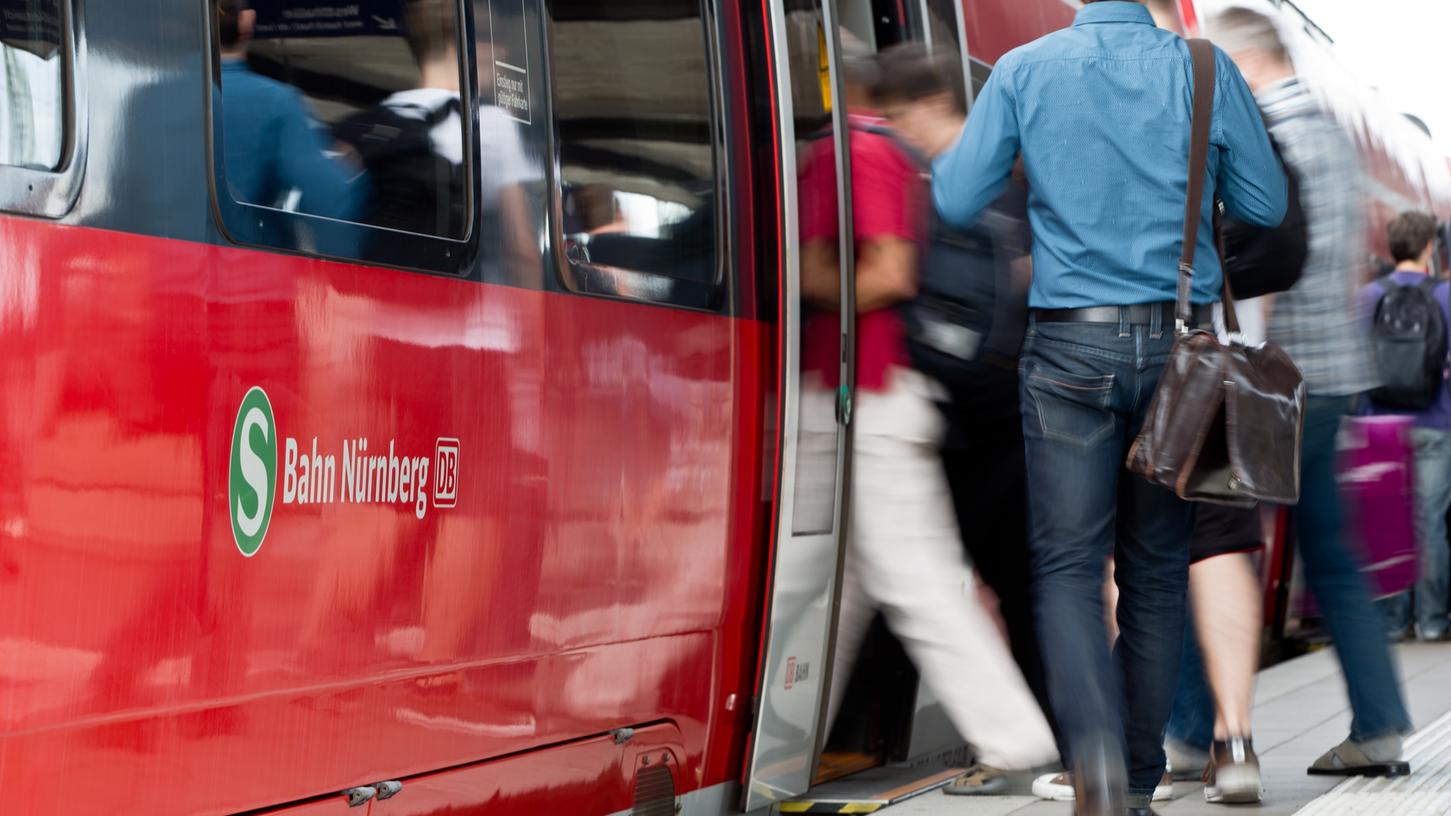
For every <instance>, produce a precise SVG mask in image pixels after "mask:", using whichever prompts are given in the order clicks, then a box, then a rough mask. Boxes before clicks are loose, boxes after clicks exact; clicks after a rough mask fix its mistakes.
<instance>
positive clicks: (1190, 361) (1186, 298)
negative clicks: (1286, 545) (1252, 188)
mask: <svg viewBox="0 0 1451 816" xmlns="http://www.w3.org/2000/svg"><path fill="white" fill-rule="evenodd" d="M1189 52H1190V53H1191V54H1192V55H1193V57H1194V118H1193V125H1192V128H1193V134H1192V137H1191V139H1190V146H1189V190H1188V195H1187V198H1186V201H1185V204H1184V249H1183V255H1182V256H1181V259H1180V261H1179V286H1178V297H1177V302H1176V304H1175V315H1176V318H1177V319H1176V321H1175V335H1176V336H1175V340H1174V346H1173V348H1172V349H1171V350H1170V352H1169V360H1168V362H1167V363H1166V364H1165V366H1164V373H1163V375H1162V376H1161V377H1160V379H1159V387H1158V390H1157V391H1155V392H1154V399H1153V401H1152V402H1151V403H1150V404H1149V413H1148V416H1147V417H1146V418H1145V419H1144V427H1143V431H1142V432H1141V433H1140V434H1139V437H1138V439H1136V440H1134V444H1133V447H1131V448H1130V449H1129V456H1128V463H1127V465H1128V469H1129V470H1131V471H1133V472H1134V473H1137V474H1140V475H1141V476H1143V477H1144V478H1146V479H1148V480H1149V481H1151V482H1154V483H1156V484H1161V485H1164V486H1165V487H1167V488H1169V489H1170V490H1173V491H1174V492H1175V493H1176V494H1178V495H1179V496H1180V497H1181V498H1184V499H1189V500H1193V501H1205V502H1214V503H1216V504H1228V505H1237V506H1249V505H1252V504H1254V503H1255V502H1256V501H1268V502H1275V503H1279V504H1294V503H1295V502H1297V501H1299V498H1300V440H1301V431H1302V428H1303V424H1304V416H1305V379H1304V377H1303V376H1301V374H1300V370H1299V369H1298V368H1296V367H1295V364H1294V362H1292V361H1291V360H1290V356H1289V355H1288V354H1286V353H1285V352H1284V350H1283V349H1280V348H1278V347H1277V346H1274V345H1272V344H1270V343H1264V344H1262V345H1258V346H1249V345H1246V344H1245V343H1244V339H1243V336H1242V335H1241V334H1240V330H1239V320H1238V318H1237V317H1236V316H1235V313H1234V300H1233V298H1232V297H1231V294H1230V291H1229V280H1228V276H1225V281H1224V295H1223V307H1224V326H1225V329H1226V330H1227V332H1228V334H1229V342H1228V343H1221V342H1220V341H1219V337H1218V335H1216V334H1215V333H1214V332H1212V331H1206V330H1203V329H1191V328H1190V327H1189V326H1190V316H1191V305H1190V292H1191V288H1192V287H1191V284H1192V283H1193V279H1194V249H1195V244H1196V243H1197V242H1198V239H1199V222H1200V218H1201V209H1200V208H1201V207H1202V206H1203V203H1202V202H1203V195H1204V175H1205V166H1206V164H1207V163H1208V158H1209V128H1210V121H1211V120H1212V119H1213V115H1214V85H1215V74H1216V71H1215V63H1214V47H1213V46H1212V45H1210V44H1209V41H1208V40H1190V41H1189Z"/></svg>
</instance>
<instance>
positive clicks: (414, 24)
mask: <svg viewBox="0 0 1451 816" xmlns="http://www.w3.org/2000/svg"><path fill="white" fill-rule="evenodd" d="M455 5H456V4H455V3H453V2H451V1H450V0H407V2H406V3H405V5H404V7H403V31H404V34H405V35H406V36H407V37H408V47H409V48H411V49H413V58H414V59H416V60H418V64H420V65H422V64H423V63H425V62H428V61H430V60H433V59H436V58H438V57H441V56H443V55H444V54H447V53H448V49H449V46H452V45H455V44H456V43H457V42H458V34H457V28H456V25H457V16H456V13H455V11H454V8H455Z"/></svg>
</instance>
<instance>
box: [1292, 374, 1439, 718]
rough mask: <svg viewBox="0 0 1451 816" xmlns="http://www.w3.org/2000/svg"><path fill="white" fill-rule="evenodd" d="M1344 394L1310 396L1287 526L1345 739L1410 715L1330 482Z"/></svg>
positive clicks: (1336, 490) (1381, 620)
mask: <svg viewBox="0 0 1451 816" xmlns="http://www.w3.org/2000/svg"><path fill="white" fill-rule="evenodd" d="M1349 407H1350V398H1349V397H1317V396H1313V395H1312V396H1311V397H1310V398H1309V401H1308V402H1307V404H1306V406H1305V435H1304V443H1303V449H1302V451H1301V453H1300V503H1299V504H1298V505H1297V506H1296V507H1295V509H1294V511H1293V512H1294V524H1295V531H1296V538H1297V547H1298V550H1299V553H1300V560H1301V561H1302V562H1303V563H1304V565H1305V582H1306V583H1307V584H1309V586H1310V591H1311V592H1312V593H1313V594H1314V596H1315V603H1316V604H1317V605H1318V606H1319V607H1320V614H1321V615H1322V616H1323V617H1324V620H1325V628H1326V629H1327V630H1329V632H1330V637H1331V639H1332V640H1333V641H1334V642H1335V651H1336V655H1337V656H1338V657H1339V658H1340V670H1341V672H1342V673H1343V674H1344V675H1345V685H1346V687H1347V691H1348V692H1349V695H1350V709H1351V712H1352V713H1353V715H1354V716H1353V718H1352V720H1351V723H1350V737H1351V739H1355V740H1367V739H1374V738H1376V737H1384V736H1389V735H1391V734H1397V733H1404V732H1406V731H1408V730H1410V727H1411V718H1410V716H1409V715H1408V714H1407V713H1406V706H1405V703H1404V701H1403V699H1402V696H1401V686H1400V681H1399V680H1398V679H1397V677H1396V670H1395V666H1394V665H1393V664H1392V662H1391V656H1390V649H1389V647H1388V646H1387V645H1386V632H1385V622H1384V621H1385V619H1384V617H1383V615H1382V614H1381V613H1380V611H1379V610H1377V609H1376V608H1375V605H1374V604H1373V603H1372V601H1371V595H1370V589H1369V588H1368V587H1367V586H1366V580H1365V576H1364V575H1362V574H1361V572H1360V564H1359V563H1358V561H1357V559H1356V557H1355V555H1354V553H1352V552H1351V550H1350V548H1349V547H1348V546H1347V544H1346V542H1345V538H1344V536H1343V534H1342V527H1343V521H1342V517H1341V512H1340V492H1339V488H1338V487H1337V485H1336V482H1335V438H1336V435H1337V434H1338V433H1339V431H1340V420H1341V417H1343V416H1344V415H1345V413H1346V411H1347V410H1348V409H1349Z"/></svg>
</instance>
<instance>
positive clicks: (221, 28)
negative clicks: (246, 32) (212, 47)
mask: <svg viewBox="0 0 1451 816" xmlns="http://www.w3.org/2000/svg"><path fill="white" fill-rule="evenodd" d="M246 9H247V0H217V37H218V39H220V40H221V42H222V47H223V48H231V47H232V46H234V45H236V44H237V43H238V42H239V41H240V40H241V39H242V21H241V17H242V12H243V11H246Z"/></svg>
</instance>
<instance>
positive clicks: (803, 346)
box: [744, 0, 961, 810]
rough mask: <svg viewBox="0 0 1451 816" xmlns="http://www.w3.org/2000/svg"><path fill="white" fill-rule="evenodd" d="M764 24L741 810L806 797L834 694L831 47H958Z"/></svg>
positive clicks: (837, 288) (838, 227) (837, 460)
mask: <svg viewBox="0 0 1451 816" xmlns="http://www.w3.org/2000/svg"><path fill="white" fill-rule="evenodd" d="M788 6H789V9H788ZM770 10H771V15H772V21H771V22H772V29H773V34H774V37H773V40H774V41H773V44H772V45H773V48H772V53H773V57H774V61H775V64H776V71H777V83H776V89H777V99H776V104H777V108H778V113H777V116H778V126H779V128H780V132H781V134H782V140H783V142H784V143H786V144H787V145H788V149H786V150H784V151H783V153H784V155H783V158H782V166H781V168H780V172H781V175H782V177H783V178H785V179H790V180H794V181H795V184H794V185H792V184H787V185H785V188H786V189H785V190H784V191H783V197H784V200H783V202H782V204H783V207H784V208H785V211H786V214H785V223H786V227H785V229H784V230H783V231H784V232H785V233H786V234H785V236H784V239H783V246H784V257H783V258H782V261H781V263H782V277H783V290H782V298H783V300H782V302H783V303H784V304H786V308H785V309H784V310H783V320H782V324H781V331H782V335H781V349H782V361H781V370H782V371H783V372H784V374H783V383H782V394H783V416H782V428H783V434H782V446H781V451H782V453H781V456H782V460H781V472H782V474H783V479H782V484H781V489H780V495H779V496H778V513H779V515H778V517H777V527H776V530H777V532H776V541H775V542H774V550H773V561H772V575H771V584H770V589H769V591H770V606H769V613H768V614H769V616H768V619H767V628H766V644H765V650H764V662H763V665H762V667H761V676H760V680H759V686H758V694H757V701H758V706H759V707H758V710H757V712H756V726H755V730H754V732H753V738H752V746H751V750H750V754H749V756H748V769H747V775H748V778H747V785H746V789H745V797H744V798H745V802H744V804H745V807H746V809H747V810H751V809H755V808H759V807H763V806H765V805H768V804H770V803H772V802H776V801H780V800H782V799H784V798H787V797H789V796H795V795H798V794H801V793H804V792H805V791H806V790H807V789H808V788H809V787H810V782H811V779H812V777H813V776H814V775H815V771H816V768H817V764H818V761H819V759H820V755H821V750H822V747H823V744H824V742H825V738H826V736H827V731H828V730H829V727H830V723H829V722H826V714H827V707H828V702H827V700H828V691H829V689H830V688H831V685H832V683H833V682H841V683H845V682H846V680H847V678H844V677H843V678H833V677H832V676H831V675H832V671H831V661H832V653H833V649H834V642H833V640H834V629H835V622H836V620H835V619H836V609H837V605H838V600H839V599H838V591H839V590H838V587H839V585H840V583H841V571H842V566H843V563H844V543H845V540H846V529H847V524H846V518H847V517H848V515H847V514H848V512H849V507H848V505H849V503H850V501H849V491H848V490H846V489H844V486H845V485H847V484H849V483H850V471H851V455H850V454H851V430H850V429H851V406H852V402H853V399H854V392H853V386H852V383H853V382H854V380H855V365H856V360H855V355H856V352H855V332H856V319H855V317H856V314H855V313H856V307H855V302H854V297H855V279H856V265H855V257H854V253H855V241H854V236H853V231H852V226H853V217H852V213H853V190H852V185H851V183H850V181H849V180H850V179H851V178H852V173H851V155H850V151H849V150H847V149H846V134H847V132H848V123H847V115H846V110H845V100H846V97H847V92H846V87H845V84H844V81H843V72H842V71H841V70H839V68H840V66H841V59H842V49H843V43H845V42H848V41H850V42H854V43H859V44H862V45H865V46H866V47H868V48H870V49H880V48H887V47H889V46H891V45H894V44H896V43H899V42H903V41H906V40H923V41H927V42H929V43H931V42H933V41H934V33H935V34H936V36H935V40H936V43H934V47H935V46H936V45H938V44H940V45H941V46H942V47H946V48H951V49H954V50H956V49H958V48H959V46H958V43H959V42H960V41H961V30H960V24H959V21H958V20H957V18H956V15H955V9H954V8H953V6H952V5H946V6H943V5H942V4H941V3H928V2H914V3H908V4H905V5H903V4H901V3H898V2H897V1H896V0H811V2H801V0H793V1H792V2H790V3H789V4H788V3H786V2H785V0H773V1H772V2H771V3H770ZM793 147H794V149H789V148H793ZM858 193H859V194H860V195H862V196H867V195H871V194H873V193H869V192H868V191H858ZM875 194H881V191H876V193H875ZM865 200H866V199H865V198H863V201H865Z"/></svg>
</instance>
